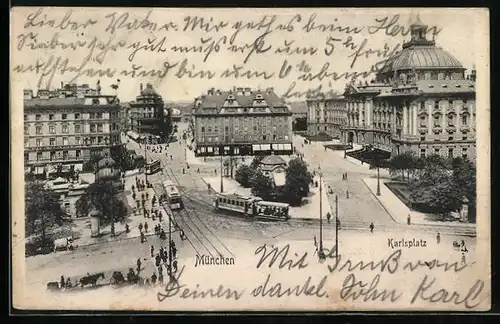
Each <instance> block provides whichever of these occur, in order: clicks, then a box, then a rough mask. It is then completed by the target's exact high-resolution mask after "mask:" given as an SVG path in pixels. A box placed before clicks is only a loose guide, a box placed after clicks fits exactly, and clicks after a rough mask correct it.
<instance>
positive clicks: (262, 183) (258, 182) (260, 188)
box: [250, 169, 273, 199]
mask: <svg viewBox="0 0 500 324" xmlns="http://www.w3.org/2000/svg"><path fill="white" fill-rule="evenodd" d="M250 186H251V187H252V194H253V195H255V196H258V197H261V198H262V199H266V198H268V197H270V196H272V195H273V181H272V180H271V178H269V177H268V176H266V175H265V174H264V173H262V171H261V170H260V169H255V171H254V172H253V174H252V177H251V178H250Z"/></svg>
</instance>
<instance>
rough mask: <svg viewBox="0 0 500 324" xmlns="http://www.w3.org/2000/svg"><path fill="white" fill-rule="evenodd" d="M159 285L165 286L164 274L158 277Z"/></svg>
mask: <svg viewBox="0 0 500 324" xmlns="http://www.w3.org/2000/svg"><path fill="white" fill-rule="evenodd" d="M158 283H159V284H160V285H163V273H160V274H159V276H158Z"/></svg>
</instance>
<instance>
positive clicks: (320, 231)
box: [318, 166, 326, 260]
mask: <svg viewBox="0 0 500 324" xmlns="http://www.w3.org/2000/svg"><path fill="white" fill-rule="evenodd" d="M318 173H319V250H318V257H319V259H320V260H325V259H326V256H325V252H324V251H323V185H322V180H323V175H322V172H321V166H318Z"/></svg>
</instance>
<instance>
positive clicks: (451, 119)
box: [448, 115, 454, 126]
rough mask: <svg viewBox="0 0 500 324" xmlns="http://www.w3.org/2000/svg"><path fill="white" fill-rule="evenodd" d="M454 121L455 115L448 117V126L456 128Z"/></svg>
mask: <svg viewBox="0 0 500 324" xmlns="http://www.w3.org/2000/svg"><path fill="white" fill-rule="evenodd" d="M453 119H454V118H453V115H448V126H454V125H453V124H454V123H453Z"/></svg>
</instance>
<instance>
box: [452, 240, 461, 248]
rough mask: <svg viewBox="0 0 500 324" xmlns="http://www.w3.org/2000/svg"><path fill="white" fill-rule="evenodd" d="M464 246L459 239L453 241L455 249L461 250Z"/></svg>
mask: <svg viewBox="0 0 500 324" xmlns="http://www.w3.org/2000/svg"><path fill="white" fill-rule="evenodd" d="M461 247H462V243H461V242H459V241H453V248H454V249H455V250H460V248H461Z"/></svg>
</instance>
